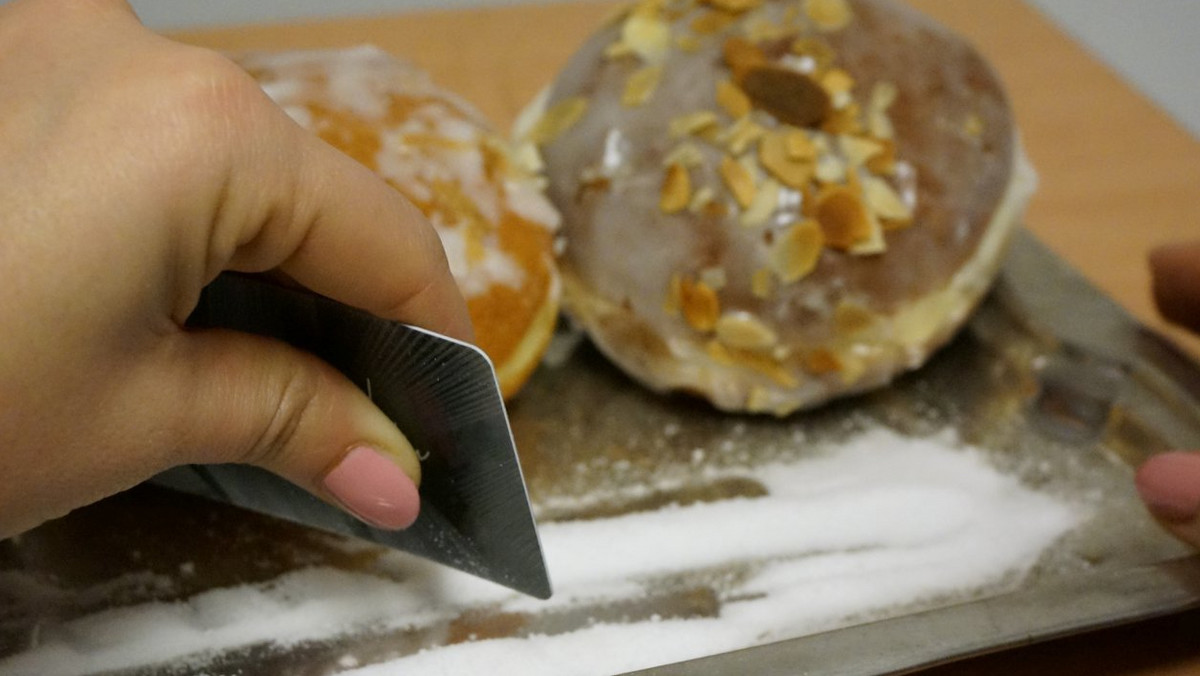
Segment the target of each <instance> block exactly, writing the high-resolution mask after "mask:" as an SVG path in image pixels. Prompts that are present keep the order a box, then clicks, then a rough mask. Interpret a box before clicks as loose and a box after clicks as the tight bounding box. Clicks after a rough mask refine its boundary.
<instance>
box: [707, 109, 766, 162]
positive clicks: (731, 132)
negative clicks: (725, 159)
mask: <svg viewBox="0 0 1200 676" xmlns="http://www.w3.org/2000/svg"><path fill="white" fill-rule="evenodd" d="M766 131H767V130H766V129H764V128H763V127H762V125H760V124H758V123H757V122H755V121H754V120H752V119H751V118H750V116H749V115H747V116H746V117H741V118H738V120H737V121H736V122H734V123H733V124H731V125H730V126H729V128H728V129H726V130H725V131H724V132H723V133H722V134H721V135H720V136H718V139H717V140H718V141H720V142H721V143H724V144H725V146H726V147H727V148H729V152H731V153H733V154H734V155H741V154H742V153H744V152H746V149H747V148H749V147H750V145H751V144H752V143H754V142H755V141H757V140H758V139H759V138H761V137H762V135H763V134H764V133H766Z"/></svg>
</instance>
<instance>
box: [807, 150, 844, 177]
mask: <svg viewBox="0 0 1200 676" xmlns="http://www.w3.org/2000/svg"><path fill="white" fill-rule="evenodd" d="M814 176H815V177H816V179H817V180H818V181H820V182H821V183H825V184H829V183H841V182H843V181H845V180H846V162H845V161H844V160H843V159H842V158H840V157H838V156H837V155H834V154H832V153H822V154H821V156H820V157H818V158H817V169H816V172H815V173H814Z"/></svg>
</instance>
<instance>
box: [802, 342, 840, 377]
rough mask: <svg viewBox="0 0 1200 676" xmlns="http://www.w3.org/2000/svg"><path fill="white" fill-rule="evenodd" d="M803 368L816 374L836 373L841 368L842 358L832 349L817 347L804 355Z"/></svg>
mask: <svg viewBox="0 0 1200 676" xmlns="http://www.w3.org/2000/svg"><path fill="white" fill-rule="evenodd" d="M804 368H806V369H808V372H809V373H813V374H816V375H821V374H824V373H837V372H838V371H841V370H842V360H840V359H838V356H837V355H836V354H834V352H833V351H832V350H829V349H828V348H824V347H819V348H817V349H815V350H813V351H812V352H809V353H808V354H807V355H805V357H804Z"/></svg>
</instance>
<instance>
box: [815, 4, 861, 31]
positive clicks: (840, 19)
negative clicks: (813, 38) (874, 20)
mask: <svg viewBox="0 0 1200 676" xmlns="http://www.w3.org/2000/svg"><path fill="white" fill-rule="evenodd" d="M804 11H805V13H806V14H808V18H810V19H812V22H813V23H814V24H816V25H817V28H819V29H821V30H823V31H836V30H841V29H843V28H845V27H846V26H848V25H849V24H850V21H851V20H852V19H853V18H854V13H853V12H852V11H851V10H850V4H849V3H847V2H846V0H805V2H804Z"/></svg>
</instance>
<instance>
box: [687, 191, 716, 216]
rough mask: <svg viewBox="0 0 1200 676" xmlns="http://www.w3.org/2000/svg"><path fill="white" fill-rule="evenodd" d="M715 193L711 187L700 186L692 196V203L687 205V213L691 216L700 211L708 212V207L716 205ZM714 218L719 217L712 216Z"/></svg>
mask: <svg viewBox="0 0 1200 676" xmlns="http://www.w3.org/2000/svg"><path fill="white" fill-rule="evenodd" d="M716 198H717V191H715V190H713V187H712V186H711V185H706V186H702V187H701V188H700V189H699V190H697V191H696V194H694V195H692V201H691V202H689V203H688V211H690V212H692V213H693V214H698V213H700V212H702V211H708V208H709V205H712V204H716V201H715V200H716ZM713 216H714V217H719V216H720V214H713Z"/></svg>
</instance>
